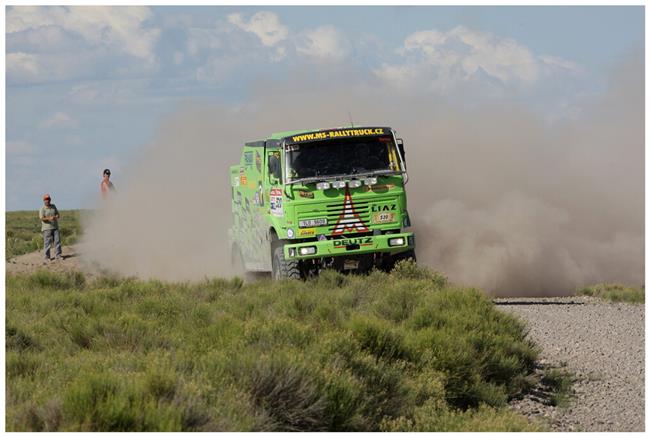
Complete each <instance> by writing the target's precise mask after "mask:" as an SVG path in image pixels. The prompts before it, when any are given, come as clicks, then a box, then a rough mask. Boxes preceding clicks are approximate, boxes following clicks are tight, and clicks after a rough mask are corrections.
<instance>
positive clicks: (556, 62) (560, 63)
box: [539, 55, 580, 73]
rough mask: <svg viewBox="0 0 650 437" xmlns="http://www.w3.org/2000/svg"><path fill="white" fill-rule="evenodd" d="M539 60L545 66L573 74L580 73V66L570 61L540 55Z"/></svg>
mask: <svg viewBox="0 0 650 437" xmlns="http://www.w3.org/2000/svg"><path fill="white" fill-rule="evenodd" d="M539 59H540V60H541V61H542V62H543V63H544V64H546V65H548V66H551V67H559V68H563V69H565V70H570V71H573V72H576V73H577V72H580V66H579V65H578V64H576V63H575V62H572V61H567V60H566V59H562V58H560V57H557V56H552V55H540V56H539Z"/></svg>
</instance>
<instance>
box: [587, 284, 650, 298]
mask: <svg viewBox="0 0 650 437" xmlns="http://www.w3.org/2000/svg"><path fill="white" fill-rule="evenodd" d="M577 294H578V295H579V296H592V297H598V298H601V299H605V300H608V301H610V302H627V303H644V302H645V288H643V287H642V288H635V287H628V286H625V285H621V284H597V285H592V286H589V287H583V288H581V289H579V290H578V292H577Z"/></svg>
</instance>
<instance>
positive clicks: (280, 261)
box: [271, 241, 301, 280]
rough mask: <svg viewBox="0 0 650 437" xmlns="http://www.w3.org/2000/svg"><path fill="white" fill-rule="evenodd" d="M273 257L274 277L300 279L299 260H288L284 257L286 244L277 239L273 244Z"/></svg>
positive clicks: (276, 278) (277, 278)
mask: <svg viewBox="0 0 650 437" xmlns="http://www.w3.org/2000/svg"><path fill="white" fill-rule="evenodd" d="M272 255H273V258H272V260H271V266H272V269H273V271H272V277H273V279H275V280H279V279H300V278H301V275H300V266H299V262H298V261H295V260H293V261H291V260H286V259H285V258H284V244H282V242H280V241H276V242H275V243H274V244H273V254H272Z"/></svg>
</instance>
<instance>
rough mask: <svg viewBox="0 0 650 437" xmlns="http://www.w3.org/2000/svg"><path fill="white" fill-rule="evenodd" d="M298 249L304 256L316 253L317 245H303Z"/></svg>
mask: <svg viewBox="0 0 650 437" xmlns="http://www.w3.org/2000/svg"><path fill="white" fill-rule="evenodd" d="M298 251H299V252H300V255H302V256H305V255H314V254H315V253H316V246H307V247H301V248H300V249H298Z"/></svg>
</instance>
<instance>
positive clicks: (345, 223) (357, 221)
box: [332, 187, 368, 235]
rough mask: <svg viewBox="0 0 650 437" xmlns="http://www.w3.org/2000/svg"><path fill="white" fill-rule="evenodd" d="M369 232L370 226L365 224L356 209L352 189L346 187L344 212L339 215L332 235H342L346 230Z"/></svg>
mask: <svg viewBox="0 0 650 437" xmlns="http://www.w3.org/2000/svg"><path fill="white" fill-rule="evenodd" d="M346 231H347V232H368V227H367V226H366V225H364V224H363V221H361V217H359V214H357V212H356V211H355V210H354V203H352V196H350V190H349V189H348V187H345V200H344V201H343V212H342V213H341V215H340V216H339V219H338V221H337V222H336V225H335V226H334V230H333V231H332V235H341V234H343V233H344V232H346Z"/></svg>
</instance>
